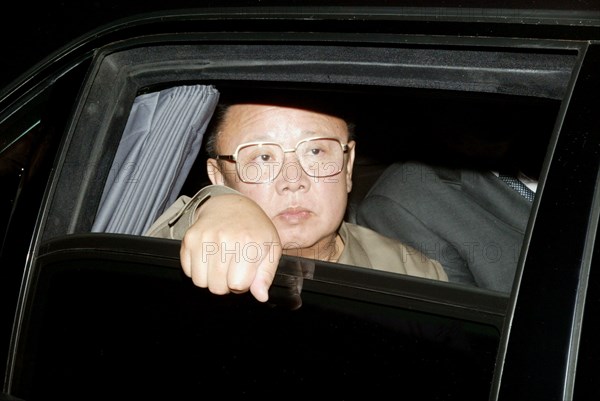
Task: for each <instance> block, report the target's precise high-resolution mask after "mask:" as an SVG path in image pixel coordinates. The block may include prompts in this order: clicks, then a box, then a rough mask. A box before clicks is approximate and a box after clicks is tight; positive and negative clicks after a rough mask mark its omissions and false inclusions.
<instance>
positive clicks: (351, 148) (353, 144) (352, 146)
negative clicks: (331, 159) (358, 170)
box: [346, 141, 356, 193]
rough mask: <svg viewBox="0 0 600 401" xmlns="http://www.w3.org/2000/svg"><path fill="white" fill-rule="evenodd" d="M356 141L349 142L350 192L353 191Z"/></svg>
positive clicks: (348, 170) (348, 177)
mask: <svg viewBox="0 0 600 401" xmlns="http://www.w3.org/2000/svg"><path fill="white" fill-rule="evenodd" d="M355 148H356V142H354V141H350V142H348V163H347V164H346V188H347V190H348V193H350V191H352V171H353V170H354V149H355Z"/></svg>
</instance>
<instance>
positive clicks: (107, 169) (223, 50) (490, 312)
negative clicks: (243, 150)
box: [12, 34, 581, 399]
mask: <svg viewBox="0 0 600 401" xmlns="http://www.w3.org/2000/svg"><path fill="white" fill-rule="evenodd" d="M212 39H218V40H214V41H213V40H212ZM252 39H253V41H251V42H248V43H241V41H240V40H237V39H235V38H231V37H228V36H219V35H218V34H215V36H214V38H212V37H199V36H195V35H187V36H186V35H177V36H176V37H170V36H160V37H153V38H147V39H135V40H132V41H129V42H128V41H124V42H120V43H119V44H116V45H113V46H111V47H106V48H101V49H99V50H98V51H97V53H96V55H95V59H94V62H93V65H92V67H91V69H90V71H89V73H88V80H87V81H86V84H85V86H84V88H83V90H82V92H81V93H80V96H79V98H78V106H77V108H76V110H75V112H74V114H73V118H72V122H71V126H70V128H69V131H68V133H67V136H66V139H65V141H64V143H63V147H62V151H61V156H60V159H59V160H58V161H57V165H56V167H57V168H56V174H55V176H54V179H53V181H52V186H51V188H50V190H49V194H48V197H47V208H46V211H45V215H44V218H43V221H42V228H41V245H40V246H39V248H37V249H36V254H35V262H34V266H33V268H32V269H31V273H30V277H28V280H27V282H26V292H29V293H30V294H34V295H32V296H31V298H30V299H29V301H28V303H27V304H26V309H25V310H23V311H21V315H20V316H21V321H20V325H21V327H22V328H27V327H29V329H28V330H27V332H28V333H31V334H29V335H28V337H27V338H24V339H23V340H22V341H21V342H20V343H19V344H17V347H16V349H17V352H16V354H15V357H14V360H13V370H12V374H13V375H14V376H13V378H14V380H13V385H14V389H16V391H15V393H17V394H23V396H24V398H27V397H26V396H32V397H33V398H35V397H36V396H37V395H38V394H39V395H44V396H46V395H48V394H57V395H61V394H62V395H65V388H63V387H61V386H60V384H59V383H60V382H61V380H62V379H63V378H65V377H69V378H72V379H73V382H74V383H77V384H76V385H75V386H72V387H70V388H69V391H70V393H67V394H66V396H67V398H77V397H80V396H84V395H89V394H88V393H86V392H87V391H89V389H90V388H95V387H96V384H97V383H98V382H99V381H103V382H104V383H105V384H106V382H107V381H108V382H110V373H109V372H111V371H112V372H114V371H115V370H117V371H119V372H120V373H123V375H121V374H119V375H117V376H118V377H124V372H125V371H127V372H133V373H132V375H131V376H130V378H131V381H130V382H128V383H122V382H119V381H115V382H110V385H109V386H104V387H103V391H106V393H105V395H108V394H110V393H111V392H112V391H115V389H121V388H123V386H125V388H126V390H125V391H126V393H127V394H129V393H128V392H131V393H132V394H133V393H134V391H135V394H136V395H139V394H140V393H139V392H138V390H139V389H140V388H141V387H143V383H147V382H148V381H152V382H156V383H159V382H160V383H162V384H160V385H158V386H157V387H155V388H153V389H148V391H147V393H145V395H146V396H147V397H149V398H160V397H163V398H164V397H170V396H172V395H173V394H175V395H178V394H182V395H183V394H197V393H198V392H199V391H200V388H201V387H202V386H203V385H204V384H205V383H206V382H211V383H219V384H222V385H223V386H229V384H228V383H231V382H234V383H236V385H235V386H234V387H231V392H232V393H236V394H243V393H244V394H263V395H264V394H268V393H269V390H267V386H268V384H267V382H264V381H261V380H259V379H256V377H255V376H253V377H252V378H249V377H247V375H246V374H245V372H247V371H248V370H251V369H252V363H251V362H252V361H255V360H257V359H259V358H261V356H262V355H264V353H263V352H262V351H264V350H265V349H268V348H270V349H271V350H272V348H273V347H274V348H276V349H277V350H278V352H277V353H276V354H277V358H276V359H273V360H270V361H268V362H267V364H268V365H269V366H270V368H268V369H267V371H266V373H265V374H264V375H262V376H264V377H266V378H267V377H268V379H269V382H271V381H275V382H278V383H282V385H284V386H289V385H291V386H294V387H298V386H299V387H300V388H301V391H300V393H302V394H307V395H308V394H312V393H314V391H315V390H316V389H318V388H321V386H322V385H323V384H327V386H331V387H330V388H338V389H339V388H344V391H347V393H346V394H347V395H354V393H353V389H355V388H357V387H356V386H355V387H353V385H352V384H353V383H354V384H356V383H357V381H358V380H361V379H365V378H364V377H362V374H363V372H364V369H357V370H354V368H353V364H354V363H355V361H360V363H361V364H362V365H363V367H364V366H365V365H367V366H374V365H376V364H377V361H379V360H380V358H379V357H380V356H381V355H384V354H385V355H386V356H389V355H390V354H394V355H397V359H398V361H404V362H403V363H402V364H403V365H405V369H402V370H397V366H394V367H391V366H389V365H384V366H378V367H377V369H375V370H373V371H372V372H371V373H372V375H371V376H369V377H367V378H366V379H367V380H368V381H369V382H370V383H372V386H373V388H375V389H378V390H382V389H392V388H396V386H397V383H398V380H400V379H403V380H406V381H407V382H410V383H413V385H414V386H415V387H414V388H415V391H417V389H418V391H419V392H421V393H422V392H423V391H425V394H424V397H427V395H430V396H431V397H429V398H443V397H444V396H446V395H447V394H452V395H454V396H456V398H459V399H460V398H461V397H462V398H467V397H476V398H484V397H487V395H488V394H489V391H490V386H491V381H492V375H493V369H494V363H495V356H496V351H497V348H498V346H499V342H500V334H501V330H502V325H503V324H504V315H505V313H506V308H507V305H508V300H509V296H510V291H490V290H486V289H482V288H478V287H477V286H475V285H465V284H460V283H454V282H449V283H444V282H437V281H433V280H424V279H419V278H415V277H410V276H404V275H394V274H390V273H386V272H381V271H375V270H367V269H361V268H358V267H355V266H345V265H338V264H330V263H325V262H314V261H313V262H312V263H311V261H307V260H303V259H296V258H291V257H284V258H283V259H282V262H281V263H280V268H279V270H278V273H277V277H276V280H275V284H274V286H273V287H272V289H271V293H270V295H271V297H272V302H271V303H270V304H269V305H258V304H257V303H256V302H253V300H252V299H251V297H250V296H246V295H243V296H237V295H231V296H226V297H217V296H213V295H211V294H210V293H209V292H208V291H206V290H202V289H198V288H195V287H193V285H192V283H191V281H190V280H189V279H187V278H186V277H184V276H183V274H182V272H181V271H180V268H179V262H178V255H179V254H178V250H179V244H178V243H177V241H172V240H166V239H155V238H148V237H145V236H143V235H142V234H143V233H144V231H145V229H146V228H147V227H148V223H149V222H151V221H152V220H153V218H155V217H156V216H157V215H159V214H160V213H162V211H164V209H165V208H166V207H168V206H169V204H170V203H171V202H172V201H173V200H174V199H175V198H176V197H178V196H180V195H187V196H192V195H193V194H194V193H195V192H196V191H197V190H198V189H199V188H201V187H202V186H204V185H206V184H207V183H208V179H207V176H206V172H205V163H206V158H207V155H206V154H205V153H204V149H203V143H201V141H202V140H203V139H204V138H203V137H202V135H203V133H204V131H205V129H206V124H207V123H208V120H209V119H210V115H211V112H212V110H213V109H214V105H215V102H216V101H218V94H219V93H235V92H257V93H260V92H261V91H270V92H276V93H279V94H281V93H283V94H285V93H290V94H293V93H298V92H302V93H309V94H312V95H314V96H319V95H320V94H327V95H328V96H332V95H333V96H336V97H337V98H339V99H344V101H345V103H346V104H347V107H348V111H349V114H352V115H353V116H354V121H353V122H355V123H356V127H357V132H356V142H357V155H356V161H355V171H354V175H353V189H352V192H351V193H350V195H349V205H348V210H347V211H346V220H347V221H349V222H353V223H357V222H358V223H360V220H359V215H358V211H359V208H360V205H361V203H362V201H363V200H364V199H365V197H366V196H367V194H368V193H369V191H370V190H371V188H372V186H373V184H374V182H375V181H376V180H377V179H379V178H380V177H381V176H382V174H383V173H384V171H385V169H386V168H387V167H388V166H390V165H391V164H392V163H397V162H402V163H423V164H425V165H442V166H444V167H448V168H452V169H461V170H464V171H473V170H480V169H484V170H486V171H494V172H495V171H501V170H502V169H503V168H504V167H506V166H507V165H510V162H512V161H514V160H515V159H511V158H508V159H507V158H505V155H506V153H504V152H503V150H504V149H505V148H506V147H508V146H513V145H515V144H518V145H520V147H519V149H521V150H519V152H516V153H511V156H510V157H512V158H518V159H519V161H523V160H524V163H525V165H524V166H523V168H524V169H526V170H527V171H528V172H531V175H532V176H536V179H538V191H537V194H536V200H535V201H534V202H533V203H532V206H531V209H530V211H528V214H527V216H526V220H527V221H526V222H524V226H525V229H524V231H525V233H524V236H523V244H525V245H524V246H525V248H523V249H524V250H523V249H521V248H520V247H519V248H518V249H511V250H510V251H508V250H503V252H506V253H510V257H511V258H512V259H513V260H514V265H515V269H517V268H518V267H519V266H522V265H523V263H524V260H525V259H524V255H525V253H526V252H525V250H526V244H527V240H528V235H529V233H530V232H531V227H532V226H533V225H534V224H535V212H536V207H537V204H538V203H539V202H541V201H543V191H541V189H543V184H544V179H545V175H546V174H547V171H546V170H545V169H546V167H547V166H546V165H545V160H546V158H547V155H548V154H549V152H551V149H552V146H553V143H554V141H556V136H557V132H558V131H557V130H556V126H557V124H558V123H557V121H559V120H560V116H561V107H563V102H564V99H565V98H566V97H567V96H568V94H569V91H570V89H571V87H570V85H571V82H572V77H573V74H574V71H575V70H576V68H577V65H578V62H579V59H580V56H581V55H580V51H579V50H580V49H579V47H578V45H577V44H575V43H569V42H555V41H535V42H528V41H526V40H519V39H514V40H506V41H503V42H502V43H498V42H496V41H491V40H486V39H485V38H481V39H477V40H475V39H473V38H470V39H464V40H460V39H453V40H450V39H448V38H445V39H443V38H427V39H426V40H425V39H423V38H416V37H406V38H402V40H400V39H398V38H391V37H390V38H389V39H387V40H386V39H384V40H382V41H379V42H378V44H377V45H376V46H375V45H373V44H372V43H370V42H369V41H368V40H364V41H362V40H360V39H357V38H356V37H355V36H353V37H351V38H350V39H346V38H340V37H336V36H331V37H329V38H325V37H324V38H322V39H323V41H322V42H318V41H315V40H314V38H312V37H307V38H302V37H295V38H294V40H295V42H294V43H293V45H290V44H289V43H283V42H282V41H281V37H278V38H277V39H273V40H269V39H268V37H266V38H265V37H261V38H252ZM325 39H327V40H325ZM190 88H191V89H192V90H198V91H199V93H209V94H212V96H200V97H199V98H196V99H200V100H201V101H199V102H198V103H195V104H194V106H193V107H192V110H198V111H199V110H201V109H202V110H203V111H202V113H199V112H198V113H196V111H193V112H192V113H190V114H187V115H186V116H187V117H185V118H183V117H182V118H180V119H178V122H180V121H181V120H185V119H186V118H188V117H190V116H198V115H199V114H202V115H203V117H202V118H198V119H196V118H190V119H189V121H186V122H185V127H187V128H185V129H184V130H183V131H185V133H187V134H190V133H191V134H192V135H187V136H185V135H184V136H182V138H181V139H180V142H178V143H177V144H176V147H177V146H178V147H179V149H180V150H181V149H184V150H189V149H193V150H192V151H187V152H182V153H178V157H179V156H181V157H180V158H177V163H174V164H176V166H172V167H175V168H174V169H172V170H169V171H168V172H165V171H163V173H164V174H162V173H158V172H153V171H151V170H149V171H142V169H141V168H142V163H141V162H139V160H140V159H135V160H136V162H129V161H128V160H129V159H128V158H127V156H125V157H123V155H122V153H124V152H125V150H126V148H127V146H130V148H129V149H130V150H131V149H135V146H131V142H128V140H127V138H128V136H127V135H126V134H127V133H128V132H130V131H129V129H131V124H132V122H133V118H132V116H133V115H139V114H136V113H135V111H136V110H138V109H137V108H138V104H139V102H140V101H141V99H145V98H148V97H158V98H160V96H162V95H164V94H169V93H172V92H176V91H179V90H187V89H190ZM184 103H186V102H184ZM187 103H188V104H189V102H187ZM192 103H193V102H192ZM158 108H160V107H158ZM158 108H157V109H158ZM178 110H179V111H181V109H178ZM142 114H143V113H142ZM153 115H156V114H153ZM175 125H177V124H175ZM134 131H135V130H134ZM173 132H174V131H172V130H169V129H167V130H163V132H162V133H161V135H174V134H173ZM161 138H163V137H162V136H161ZM188 145H189V146H188ZM155 150H156V149H155ZM158 150H160V147H159V148H158ZM125 153H127V152H125ZM167 154H168V155H171V154H169V153H168V152H167V151H166V150H165V151H158V152H156V153H155V156H153V157H158V159H157V160H156V161H155V162H154V159H152V158H151V159H149V160H146V162H147V166H149V168H150V169H152V168H153V167H159V165H161V163H165V160H166V162H167V163H168V161H169V160H171V161H173V160H174V159H175V158H174V157H168V156H166V155H167ZM524 156H527V157H524ZM161 157H164V159H161ZM161 166H164V164H163V165H161ZM413 171H414V170H413ZM419 173H420V172H419ZM158 176H160V177H161V178H160V179H159V180H157V179H156V177H158ZM142 177H143V181H138V180H139V179H142ZM152 180H154V181H152ZM116 184H121V185H116ZM122 184H125V185H122ZM157 184H159V185H157ZM153 185H156V190H157V191H154V192H153V189H154V186H153ZM111 190H115V191H116V192H113V194H112V195H111ZM124 191H127V196H125V195H124V193H125V192H124ZM137 191H141V192H137ZM144 191H149V193H154V194H156V195H158V194H159V192H160V196H156V197H155V199H153V200H152V203H151V204H150V202H139V200H140V199H143V200H146V199H147V198H144V197H143V196H144V195H143V194H147V193H148V192H144ZM109 198H110V202H107V201H106V200H107V199H109ZM132 200H133V201H136V200H137V201H138V202H137V203H136V202H133V201H132ZM132 202H133V203H132ZM107 205H108V206H107ZM134 205H137V206H134ZM141 208H147V210H141ZM141 212H143V213H144V216H145V217H146V219H147V220H145V221H144V222H143V224H139V225H136V224H132V225H129V224H125V225H126V226H127V227H120V226H118V225H119V224H120V223H121V222H123V221H125V220H123V219H122V218H121V217H119V215H118V213H121V216H123V217H124V218H128V219H129V220H128V221H130V222H134V223H140V219H138V218H137V217H134V218H132V216H139V215H138V214H136V213H141ZM113 213H115V214H113ZM148 216H149V217H148ZM153 216H154V217H153ZM112 224H116V225H112ZM133 226H135V227H133ZM480 245H481V244H480ZM484 245H485V246H480V247H479V248H477V247H471V249H473V251H477V252H488V253H487V254H486V256H487V257H488V258H492V259H493V258H494V257H497V253H494V252H495V251H497V248H494V247H493V246H492V245H493V244H492V245H490V244H484ZM429 250H430V251H432V252H433V255H434V256H435V258H436V259H443V257H444V255H443V254H442V253H440V252H441V251H440V252H438V251H437V250H436V249H429ZM436 252H438V253H437V254H436ZM307 272H308V273H307ZM92 282H93V283H95V284H94V285H91V283H92ZM98 283H100V284H98ZM42 300H44V301H43V303H42ZM32 328H33V329H32ZM24 331H25V330H24ZM345 332H353V333H355V334H356V333H358V334H359V335H360V336H361V337H363V338H364V340H365V341H364V342H365V344H363V345H361V346H357V345H356V344H348V343H345V342H344V341H340V338H343V334H344V333H345ZM123 333H126V334H125V335H124V334H123ZM241 333H243V335H241V336H240V334H241ZM274 333H275V334H274ZM317 333H318V335H317ZM186 336H187V337H186ZM273 337H275V339H274V338H273ZM182 338H184V340H182ZM217 338H218V339H219V341H224V339H225V342H227V343H229V344H233V347H232V348H231V349H230V350H227V351H226V353H225V355H223V354H220V353H219V352H217V350H214V353H211V354H209V355H205V354H204V355H201V354H200V351H199V350H198V349H194V346H195V344H196V343H198V342H202V343H204V344H206V343H212V342H214V341H216V339H217ZM307 338H308V339H311V338H314V341H310V342H303V341H301V340H306V339H307ZM267 340H268V341H267ZM249 345H252V346H251V347H249ZM248 349H251V350H250V351H248ZM65 350H68V352H63V351H65ZM124 354H126V355H127V357H126V361H127V364H122V358H121V357H122V356H123V355H124ZM440 355H441V357H440ZM465 355H467V356H466V357H465ZM411 358H414V359H415V360H417V359H418V360H421V361H426V362H424V363H422V364H421V365H420V368H419V369H416V370H411V369H410V366H411V365H412V364H411V363H410V362H409V361H410V360H411ZM391 359H393V358H388V359H387V360H388V361H389V360H391ZM56 360H61V362H60V364H58V365H55V362H54V361H56ZM322 360H324V361H327V363H321V362H320V361H322ZM340 365H343V366H346V367H347V369H343V370H341V371H335V372H334V370H335V369H334V367H335V366H340ZM82 366H83V367H85V369H82V368H81V367H82ZM185 366H195V367H196V368H194V369H192V370H187V369H185ZM215 366H219V371H218V372H217V371H215V370H214V367H215ZM457 366H460V367H461V368H460V369H457ZM39 371H52V372H53V373H52V375H40V374H38V372H39ZM391 371H393V372H394V373H393V374H390V373H389V372H391ZM430 375H433V376H435V377H438V378H439V380H442V381H443V384H441V385H439V386H427V385H426V384H425V383H424V382H423V377H430ZM473 377H478V378H479V380H476V382H477V383H478V384H477V385H474V386H469V385H468V384H465V383H466V382H470V381H471V380H472V378H473ZM407 378H408V379H407ZM486 378H487V379H486ZM436 380H438V379H436ZM361 388H364V387H362V386H361ZM144 391H145V390H144ZM336 391H337V390H336ZM427 391H430V393H429V394H428V393H427ZM332 394H333V390H332ZM335 395H336V396H338V395H340V393H339V392H335ZM343 395H344V394H342V398H343Z"/></svg>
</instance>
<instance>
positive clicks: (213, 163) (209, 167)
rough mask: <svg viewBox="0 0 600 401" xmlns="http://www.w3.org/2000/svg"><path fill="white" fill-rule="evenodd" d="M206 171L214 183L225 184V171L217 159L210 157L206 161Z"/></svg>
mask: <svg viewBox="0 0 600 401" xmlns="http://www.w3.org/2000/svg"><path fill="white" fill-rule="evenodd" d="M206 171H207V173H208V178H209V179H210V182H211V183H212V184H213V185H225V180H224V178H223V173H222V172H221V170H220V169H219V163H218V162H217V160H216V159H208V160H207V161H206Z"/></svg>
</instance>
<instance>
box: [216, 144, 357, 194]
mask: <svg viewBox="0 0 600 401" xmlns="http://www.w3.org/2000/svg"><path fill="white" fill-rule="evenodd" d="M291 152H294V153H296V157H297V158H298V162H299V164H300V166H301V167H302V170H304V172H305V173H306V174H307V175H309V176H310V177H318V178H321V177H330V176H332V175H336V174H338V173H339V172H340V171H342V169H343V166H344V153H347V152H348V144H347V143H346V144H343V143H342V142H341V141H340V140H339V139H337V138H324V137H317V138H308V139H303V140H301V141H300V142H298V143H297V144H296V146H295V147H294V148H292V149H284V148H283V147H282V146H281V145H280V144H278V143H273V142H249V143H244V144H241V145H239V146H238V147H237V148H236V150H235V152H234V153H233V154H232V155H218V156H217V157H216V159H217V160H226V161H230V162H234V163H236V172H237V175H238V177H239V178H240V180H242V182H246V183H253V184H263V183H266V182H271V181H273V180H275V178H277V177H278V176H279V174H280V173H281V172H282V171H284V174H285V175H286V177H287V178H292V179H294V180H297V179H298V178H299V172H298V171H296V170H294V171H288V170H289V169H290V168H291V167H292V166H296V164H295V163H294V164H292V163H289V164H288V165H287V166H285V169H284V160H285V154H286V153H291Z"/></svg>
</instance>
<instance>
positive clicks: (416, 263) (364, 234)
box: [146, 185, 448, 281]
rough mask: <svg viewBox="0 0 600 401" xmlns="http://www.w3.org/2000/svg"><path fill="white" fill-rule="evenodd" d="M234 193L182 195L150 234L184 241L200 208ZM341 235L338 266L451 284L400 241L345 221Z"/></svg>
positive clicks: (213, 189) (218, 189)
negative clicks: (348, 266)
mask: <svg viewBox="0 0 600 401" xmlns="http://www.w3.org/2000/svg"><path fill="white" fill-rule="evenodd" d="M231 193H237V192H236V191H235V190H233V189H231V188H228V187H225V186H222V185H209V186H207V187H204V188H203V189H201V190H200V191H199V192H198V193H197V194H196V195H194V197H192V198H190V197H188V196H181V197H180V198H179V199H177V200H176V201H175V203H173V204H172V205H171V206H170V207H169V208H168V209H167V210H166V211H165V212H164V213H163V214H162V215H161V216H160V217H159V218H158V219H157V220H156V221H155V222H154V224H153V225H152V226H151V227H150V229H148V231H147V232H146V235H148V236H151V237H159V238H170V239H179V240H180V239H182V238H183V236H184V234H185V232H186V231H187V229H188V228H189V227H190V226H191V225H192V224H193V223H194V212H195V210H196V209H197V208H198V206H200V205H201V204H202V203H203V202H204V201H206V200H207V199H208V198H209V197H214V196H219V195H222V194H231ZM339 234H340V237H341V238H342V241H343V242H344V250H343V251H342V254H341V256H340V258H339V260H338V263H342V264H346V265H352V266H358V267H364V268H369V269H376V270H383V271H387V272H392V273H400V274H408V275H411V276H417V277H424V278H429V279H434V280H442V281H448V276H447V275H446V273H445V272H444V269H443V268H442V266H441V265H440V263H439V262H437V261H435V260H433V259H429V258H427V257H426V256H425V255H424V254H422V253H420V252H418V251H417V250H415V249H414V248H411V247H409V246H406V245H404V244H402V243H401V242H399V241H397V240H394V239H391V238H388V237H384V236H383V235H381V234H378V233H377V232H375V231H373V230H371V229H368V228H365V227H361V226H358V225H356V224H351V223H347V222H342V224H341V226H340V229H339Z"/></svg>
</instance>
